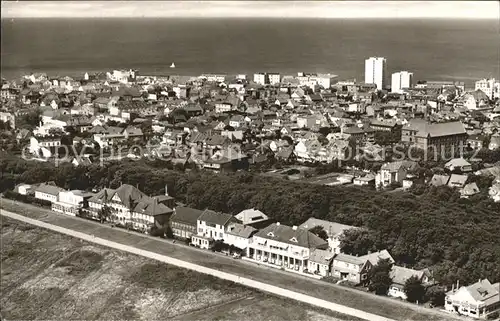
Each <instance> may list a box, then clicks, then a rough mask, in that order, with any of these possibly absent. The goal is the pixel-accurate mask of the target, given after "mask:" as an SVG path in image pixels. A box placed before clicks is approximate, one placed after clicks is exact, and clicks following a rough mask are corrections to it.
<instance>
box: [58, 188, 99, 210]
mask: <svg viewBox="0 0 500 321" xmlns="http://www.w3.org/2000/svg"><path fill="white" fill-rule="evenodd" d="M92 196H93V195H92V194H91V193H86V192H84V191H80V190H73V191H60V192H59V195H58V197H57V201H54V202H52V210H53V211H55V212H59V213H63V214H67V215H71V216H76V215H78V214H80V211H81V209H83V208H84V207H86V206H87V204H88V199H89V198H90V197H92Z"/></svg>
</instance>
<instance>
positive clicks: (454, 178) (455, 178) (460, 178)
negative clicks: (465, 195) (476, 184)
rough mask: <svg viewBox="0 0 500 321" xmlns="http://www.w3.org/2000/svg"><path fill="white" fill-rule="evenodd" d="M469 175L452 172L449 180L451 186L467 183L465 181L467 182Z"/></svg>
mask: <svg viewBox="0 0 500 321" xmlns="http://www.w3.org/2000/svg"><path fill="white" fill-rule="evenodd" d="M467 177H468V176H467V175H458V174H451V177H450V180H449V181H448V185H449V186H454V185H461V186H463V185H465V182H467Z"/></svg>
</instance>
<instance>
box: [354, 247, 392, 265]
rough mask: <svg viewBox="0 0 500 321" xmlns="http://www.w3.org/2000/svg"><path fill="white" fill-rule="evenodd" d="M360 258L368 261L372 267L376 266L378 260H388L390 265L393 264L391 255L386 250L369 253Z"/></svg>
mask: <svg viewBox="0 0 500 321" xmlns="http://www.w3.org/2000/svg"><path fill="white" fill-rule="evenodd" d="M360 258H363V259H367V260H368V261H370V263H371V264H372V265H377V263H378V261H379V260H385V259H389V261H390V262H391V263H394V262H395V261H394V259H393V258H392V256H391V254H390V253H389V251H387V250H382V251H379V252H373V253H369V254H367V255H363V256H361V257H360Z"/></svg>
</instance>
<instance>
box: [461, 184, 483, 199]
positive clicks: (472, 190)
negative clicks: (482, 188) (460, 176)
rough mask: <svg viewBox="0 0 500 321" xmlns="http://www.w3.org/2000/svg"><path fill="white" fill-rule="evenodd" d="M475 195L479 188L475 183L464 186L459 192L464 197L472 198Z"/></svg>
mask: <svg viewBox="0 0 500 321" xmlns="http://www.w3.org/2000/svg"><path fill="white" fill-rule="evenodd" d="M477 193H479V187H477V184H476V183H469V184H467V185H465V186H464V187H463V188H462V190H461V191H460V194H461V195H464V196H472V195H475V194H477Z"/></svg>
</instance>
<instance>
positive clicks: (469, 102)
mask: <svg viewBox="0 0 500 321" xmlns="http://www.w3.org/2000/svg"><path fill="white" fill-rule="evenodd" d="M459 102H460V104H461V105H463V106H464V107H466V108H467V109H468V110H477V109H481V108H484V107H488V104H489V97H488V96H487V95H486V94H485V93H484V92H483V91H482V90H480V89H478V90H475V91H472V92H467V93H465V94H464V95H463V96H462V97H460V98H459Z"/></svg>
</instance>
